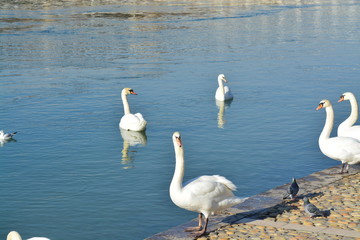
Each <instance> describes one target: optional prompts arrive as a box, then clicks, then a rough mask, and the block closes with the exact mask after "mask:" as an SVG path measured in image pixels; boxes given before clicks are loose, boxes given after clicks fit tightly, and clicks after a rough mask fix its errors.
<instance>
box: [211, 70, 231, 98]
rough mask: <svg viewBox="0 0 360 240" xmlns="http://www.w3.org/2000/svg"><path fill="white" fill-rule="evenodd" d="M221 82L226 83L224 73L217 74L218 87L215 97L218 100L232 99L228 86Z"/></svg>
mask: <svg viewBox="0 0 360 240" xmlns="http://www.w3.org/2000/svg"><path fill="white" fill-rule="evenodd" d="M223 82H226V83H227V80H226V78H225V75H224V74H219V76H218V83H219V87H218V88H217V89H216V93H215V99H216V100H219V101H226V100H230V99H233V98H234V96H233V95H232V93H231V90H230V88H229V87H228V86H224V83H223Z"/></svg>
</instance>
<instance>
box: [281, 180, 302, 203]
mask: <svg viewBox="0 0 360 240" xmlns="http://www.w3.org/2000/svg"><path fill="white" fill-rule="evenodd" d="M298 192H299V185H298V184H297V182H296V179H295V178H293V179H292V182H291V184H290V186H289V188H288V189H287V194H285V196H284V197H283V199H287V198H290V199H294V198H295V196H296V194H297V193H298Z"/></svg>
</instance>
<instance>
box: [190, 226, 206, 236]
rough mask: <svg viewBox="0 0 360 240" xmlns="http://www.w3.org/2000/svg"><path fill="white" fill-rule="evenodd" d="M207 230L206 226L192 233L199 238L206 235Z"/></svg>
mask: <svg viewBox="0 0 360 240" xmlns="http://www.w3.org/2000/svg"><path fill="white" fill-rule="evenodd" d="M205 232H206V229H205V228H204V229H203V230H201V231H196V232H192V233H191V234H190V235H191V236H192V237H194V238H198V237H201V236H202V235H204V234H205Z"/></svg>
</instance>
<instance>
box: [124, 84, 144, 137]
mask: <svg viewBox="0 0 360 240" xmlns="http://www.w3.org/2000/svg"><path fill="white" fill-rule="evenodd" d="M128 94H133V95H137V93H135V92H134V90H132V89H131V88H124V89H123V90H122V91H121V99H122V102H123V105H124V116H123V117H122V118H121V120H120V123H119V127H120V128H122V129H125V130H128V131H129V130H130V131H143V130H145V128H146V121H145V119H144V118H143V116H142V114H141V113H135V114H132V113H130V106H129V103H128V100H127V97H126V96H127V95H128Z"/></svg>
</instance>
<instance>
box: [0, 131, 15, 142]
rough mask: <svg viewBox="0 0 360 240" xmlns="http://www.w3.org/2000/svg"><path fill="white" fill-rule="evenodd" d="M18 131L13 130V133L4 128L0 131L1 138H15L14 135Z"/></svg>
mask: <svg viewBox="0 0 360 240" xmlns="http://www.w3.org/2000/svg"><path fill="white" fill-rule="evenodd" d="M16 133H17V132H13V133H4V131H3V130H1V131H0V140H10V139H12V138H13V136H14V135H15V134H16Z"/></svg>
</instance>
